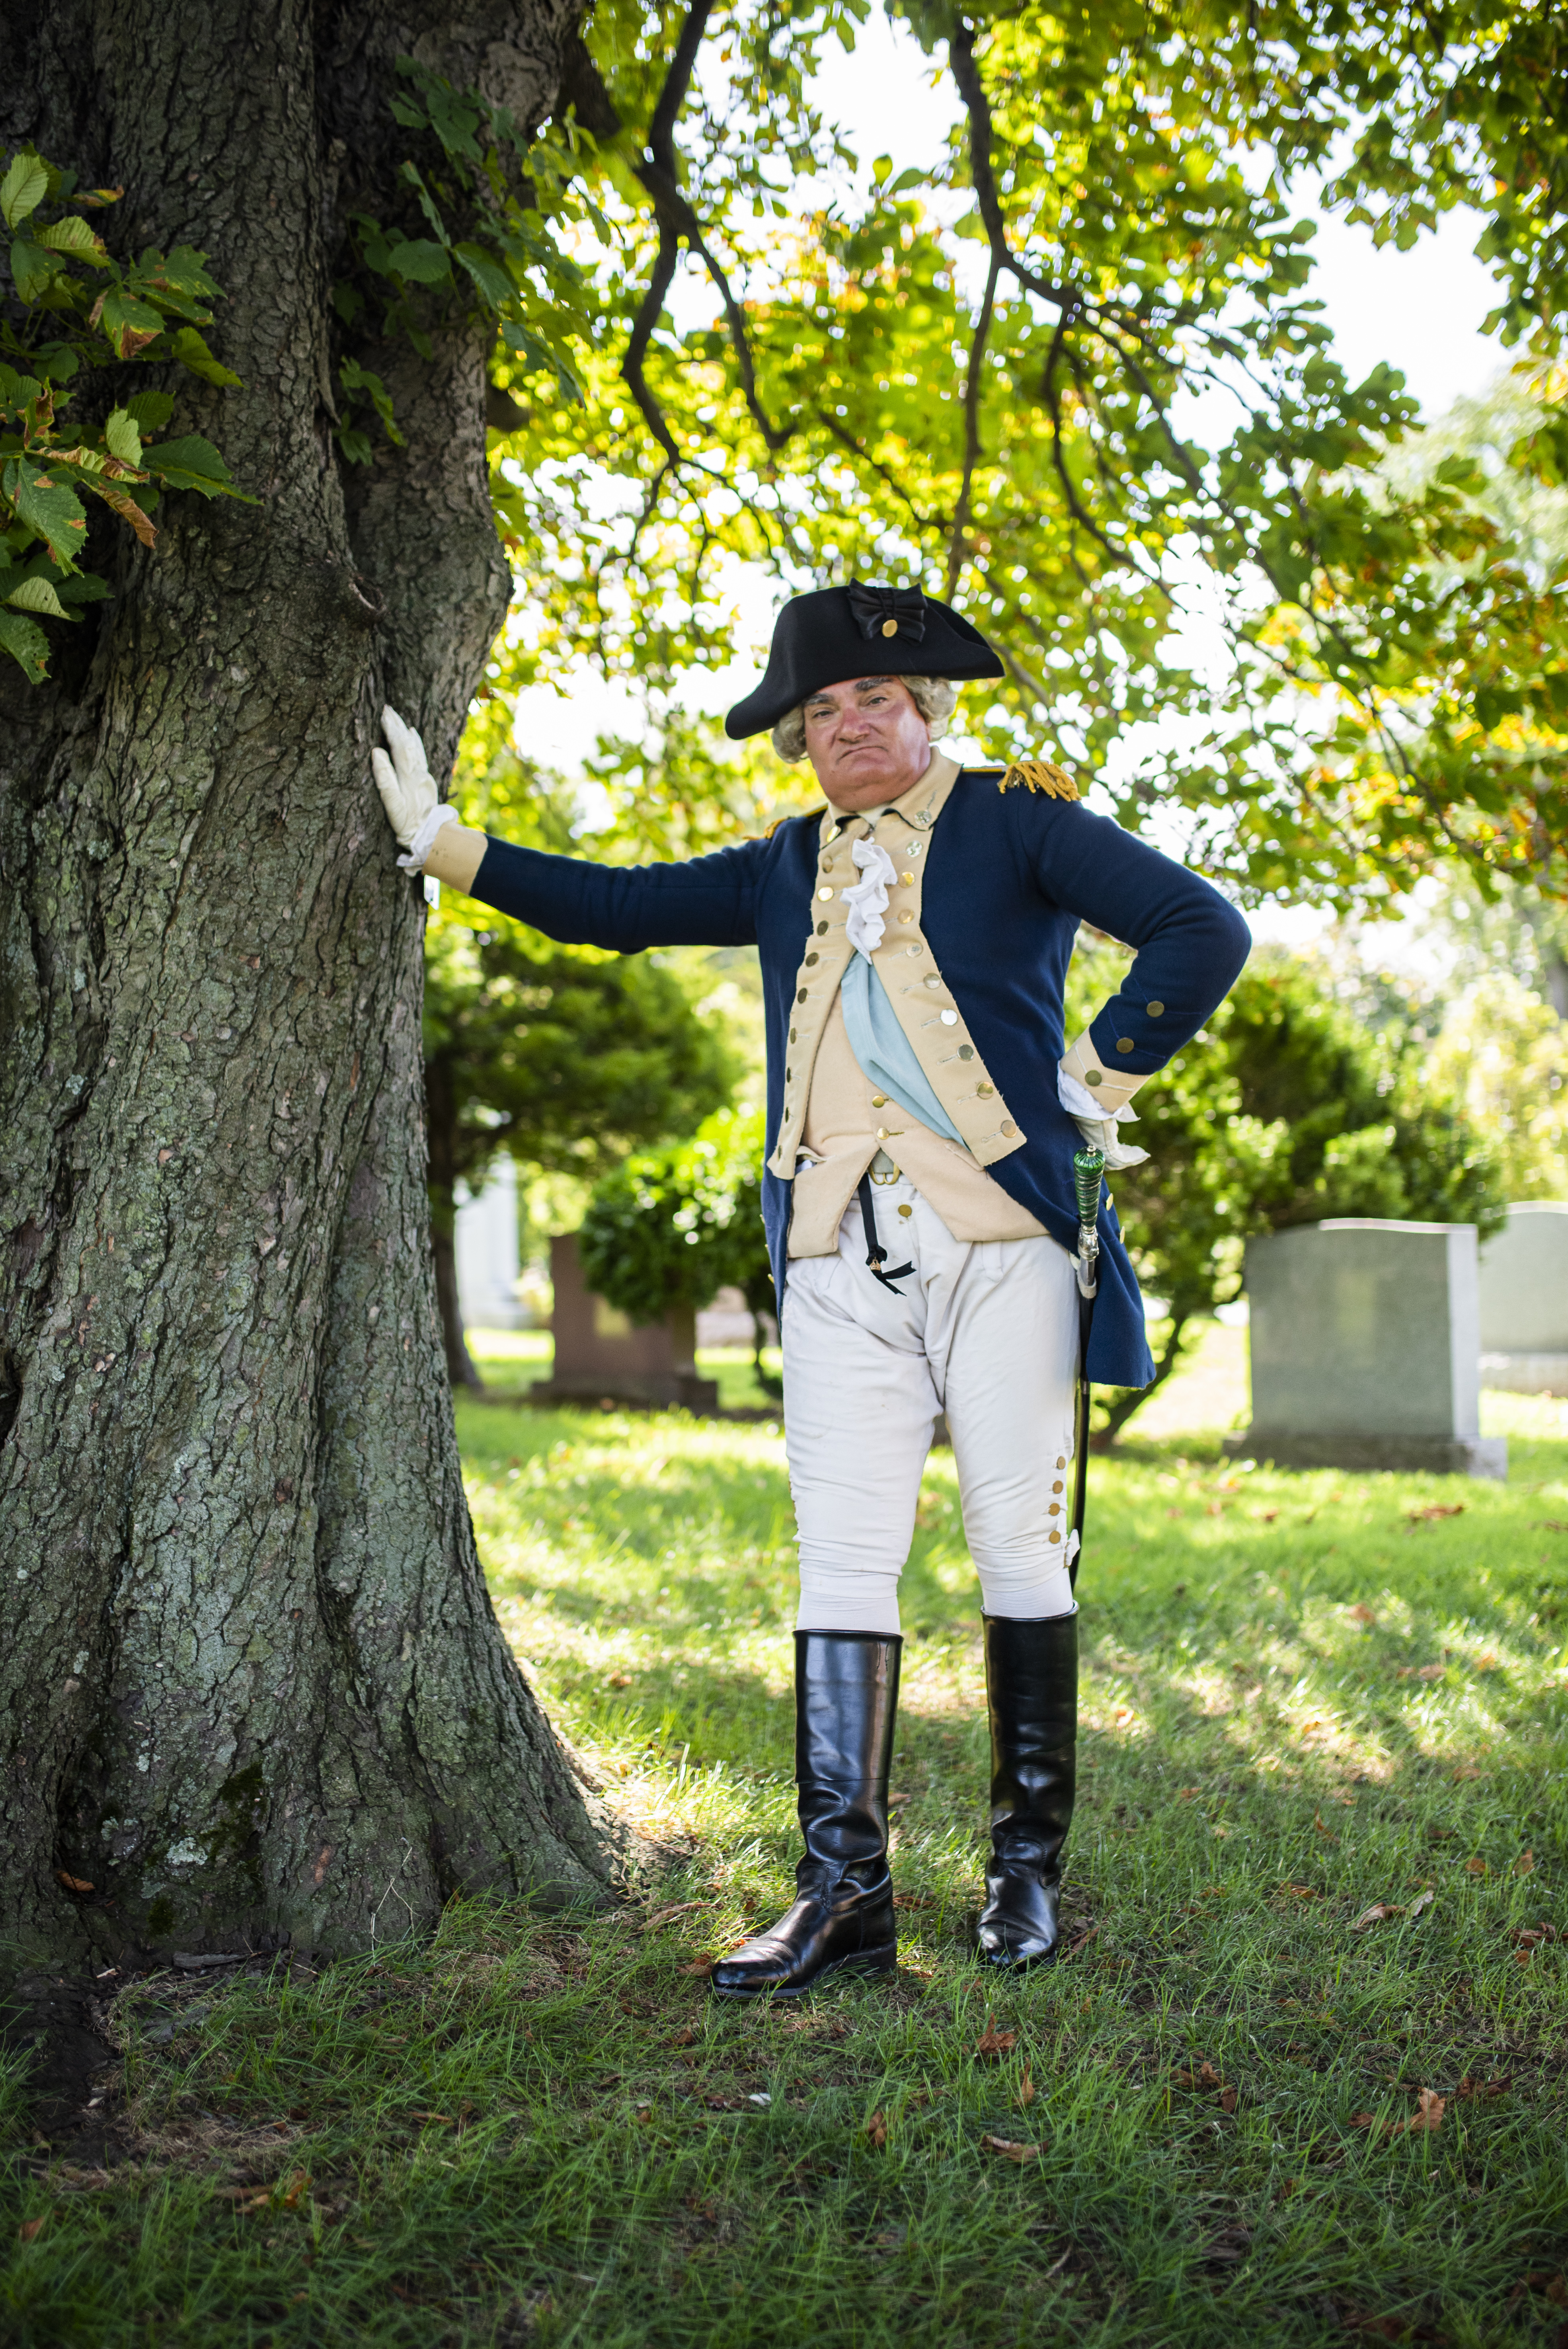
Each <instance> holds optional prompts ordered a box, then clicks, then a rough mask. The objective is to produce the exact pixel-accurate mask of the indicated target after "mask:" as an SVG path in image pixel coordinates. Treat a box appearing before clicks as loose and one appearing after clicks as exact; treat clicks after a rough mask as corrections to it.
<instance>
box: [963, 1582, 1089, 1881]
mask: <svg viewBox="0 0 1568 2349" xmlns="http://www.w3.org/2000/svg"><path fill="white" fill-rule="evenodd" d="M985 1694H986V1701H987V1704H988V1707H989V1712H990V1718H991V1821H992V1827H993V1831H994V1834H995V1837H996V1839H997V1847H998V1848H1000V1847H1001V1842H1002V1840H1003V1839H1004V1838H1005V1839H1006V1840H1008V1841H1010V1842H1020V1841H1024V1840H1026V1841H1028V1842H1030V1843H1038V1844H1039V1845H1040V1846H1041V1847H1042V1848H1048V1849H1049V1850H1050V1851H1051V1852H1053V1853H1054V1852H1056V1851H1057V1850H1059V1849H1060V1847H1061V1844H1062V1843H1063V1841H1064V1840H1065V1838H1066V1836H1067V1831H1068V1826H1069V1825H1070V1823H1071V1820H1072V1815H1073V1803H1074V1799H1075V1795H1076V1793H1077V1785H1078V1617H1077V1615H1076V1614H1072V1615H1057V1616H1051V1617H1048V1618H1047V1619H1046V1620H1044V1621H1040V1622H1014V1621H1011V1620H1010V1619H1007V1618H1006V1617H1005V1616H995V1615H988V1616H986V1618H985Z"/></svg>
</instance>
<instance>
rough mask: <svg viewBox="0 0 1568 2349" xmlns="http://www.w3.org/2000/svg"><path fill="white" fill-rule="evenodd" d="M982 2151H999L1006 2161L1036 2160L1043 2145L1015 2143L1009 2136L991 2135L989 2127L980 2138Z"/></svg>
mask: <svg viewBox="0 0 1568 2349" xmlns="http://www.w3.org/2000/svg"><path fill="white" fill-rule="evenodd" d="M980 2150H981V2152H982V2153H999V2154H1001V2155H1002V2157H1003V2158H1004V2159H1005V2160H1007V2161H1038V2159H1039V2158H1040V2155H1041V2152H1042V2150H1043V2147H1040V2146H1037V2145H1016V2144H1015V2143H1014V2142H1013V2140H1012V2138H1011V2137H993V2136H992V2135H991V2132H990V2130H989V2129H987V2130H986V2132H985V2136H984V2137H982V2138H981V2140H980Z"/></svg>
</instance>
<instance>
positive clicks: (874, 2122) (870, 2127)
mask: <svg viewBox="0 0 1568 2349" xmlns="http://www.w3.org/2000/svg"><path fill="white" fill-rule="evenodd" d="M866 2143H867V2144H868V2145H869V2146H870V2147H871V2148H872V2152H873V2153H881V2152H882V2148H883V2147H884V2146H885V2145H886V2144H887V2121H886V2118H885V2117H884V2116H883V2115H882V2114H881V2113H880V2112H879V2113H873V2114H872V2116H871V2118H870V2120H869V2121H868V2122H867V2123H866Z"/></svg>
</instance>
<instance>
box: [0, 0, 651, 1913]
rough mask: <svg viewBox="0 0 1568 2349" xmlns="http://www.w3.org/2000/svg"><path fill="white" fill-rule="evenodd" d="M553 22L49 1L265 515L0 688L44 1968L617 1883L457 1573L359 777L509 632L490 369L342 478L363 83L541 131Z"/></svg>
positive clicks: (10, 1549) (407, 922) (21, 104)
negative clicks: (168, 251)
mask: <svg viewBox="0 0 1568 2349" xmlns="http://www.w3.org/2000/svg"><path fill="white" fill-rule="evenodd" d="M576 13H577V10H576V0H526V5H521V6H518V5H513V6H510V7H504V8H503V7H500V6H499V5H493V0H472V5H466V6H465V8H464V10H463V12H462V14H461V16H460V18H459V17H457V16H453V18H452V19H450V20H449V19H448V17H447V16H446V15H445V14H444V13H443V12H442V11H441V10H440V9H438V7H435V6H433V5H424V6H418V5H416V6H414V7H411V8H408V9H406V10H404V11H403V12H402V13H401V14H399V15H398V16H396V17H394V16H393V15H392V14H391V13H390V12H389V11H384V10H382V9H379V8H373V7H360V8H353V7H341V8H333V7H330V6H328V7H325V8H319V9H317V10H315V11H312V10H311V9H308V8H306V7H304V5H302V0H284V5H279V6H277V7H275V8H273V9H270V10H262V11H257V10H254V9H252V8H248V7H247V8H241V7H239V6H237V5H234V0H211V5H204V6H203V7H201V8H200V9H198V8H194V7H176V8H173V9H170V8H168V7H167V6H154V5H150V0H124V4H123V5H121V4H120V0H101V5H88V0H75V5H73V0H65V5H59V6H57V7H56V8H55V9H53V10H52V11H51V12H49V13H48V14H47V15H42V14H41V15H40V16H37V17H36V18H32V19H29V20H28V21H27V22H26V25H25V26H19V27H18V28H17V32H18V37H17V38H16V40H15V43H14V45H13V52H12V55H11V57H10V58H9V59H8V67H7V73H6V76H5V88H4V91H3V93H0V133H3V134H4V135H5V138H6V140H8V142H10V143H13V144H14V143H15V142H16V141H17V140H24V139H26V140H32V141H34V142H35V143H36V145H37V146H38V147H39V148H40V150H43V151H44V152H46V153H49V154H52V155H55V156H57V157H62V158H67V159H68V160H70V161H71V162H72V163H73V164H74V165H75V166H76V167H77V169H78V170H79V171H81V172H82V173H83V175H84V177H86V178H87V179H88V180H89V181H93V182H95V183H98V184H104V185H111V186H112V185H123V187H124V188H125V190H126V196H125V199H124V202H123V203H122V204H121V205H120V206H119V208H118V217H117V220H116V222H115V226H114V228H113V229H112V230H111V233H119V234H121V235H122V236H124V237H126V238H127V239H129V241H130V242H132V243H135V244H138V245H139V244H142V243H160V244H165V245H168V244H172V243H175V242H179V241H183V242H186V243H191V244H195V245H197V246H200V247H201V248H203V249H205V250H206V251H207V252H208V254H210V256H211V261H210V266H211V270H212V273H213V274H214V275H215V276H216V277H217V279H218V281H219V282H220V284H221V285H223V286H224V287H225V289H226V291H227V295H228V298H227V299H226V301H225V302H224V304H223V305H222V309H221V312H220V324H219V326H217V327H216V328H215V329H214V330H213V333H214V336H215V337H216V338H217V340H218V341H219V342H220V343H221V346H222V355H223V357H224V358H225V360H226V362H227V363H228V364H229V365H230V366H232V367H233V368H234V369H235V370H236V372H237V373H238V374H239V375H240V376H241V377H242V385H243V388H242V389H240V390H237V391H235V390H230V391H227V392H219V391H215V390H209V389H208V388H205V387H202V386H196V387H194V388H192V386H191V380H190V378H184V379H182V380H181V383H180V384H179V386H178V387H176V386H174V385H172V384H171V385H170V388H178V389H179V391H180V396H181V404H182V412H183V414H184V415H185V416H186V417H187V418H188V419H189V422H188V425H187V428H186V429H195V430H203V431H207V432H208V433H209V434H210V436H211V438H213V439H214V440H217V441H218V442H219V444H220V445H221V446H222V449H223V450H224V453H225V455H226V457H227V458H228V460H229V462H230V464H231V466H232V470H233V472H234V474H235V476H236V479H238V480H239V481H241V483H242V486H243V487H244V488H246V489H248V490H249V491H250V492H252V493H253V494H254V495H255V496H257V497H258V498H259V499H260V500H261V504H260V505H259V507H257V508H254V509H248V508H229V509H225V510H220V509H218V508H215V507H206V506H202V505H200V504H198V503H197V502H196V501H194V500H191V499H170V500H167V501H166V502H164V504H163V505H162V507H161V508H160V512H159V515H158V521H159V524H160V538H159V543H158V546H157V548H156V549H155V550H153V551H151V552H150V553H149V552H146V551H144V550H142V549H140V548H139V547H134V546H130V545H129V544H127V543H119V544H118V545H111V543H110V542H109V540H108V537H107V536H106V539H105V541H104V554H103V556H102V557H101V558H100V567H108V568H111V572H112V566H113V565H114V564H118V566H119V567H118V572H113V573H112V575H114V576H115V578H116V585H117V591H118V592H117V595H116V597H115V600H114V602H113V603H112V604H111V605H104V606H100V607H98V609H97V611H96V612H95V613H94V615H93V616H92V617H91V618H89V620H88V622H87V623H85V624H84V625H83V626H81V627H79V628H77V629H75V630H72V631H70V632H68V633H67V636H66V641H65V642H64V644H63V645H62V646H61V647H60V648H59V652H58V655H57V661H56V667H57V675H56V677H55V678H54V679H53V680H52V681H51V682H50V683H48V684H47V685H46V686H44V687H41V688H28V687H27V686H26V683H25V682H24V681H23V680H22V679H21V676H20V672H19V671H15V670H13V671H12V674H11V675H10V676H9V677H6V678H4V680H3V681H0V896H3V904H0V1198H3V1202H4V1212H5V1224H4V1234H3V1237H0V1329H3V1330H4V1332H5V1339H4V1345H3V1348H0V1609H3V1615H0V1629H3V1634H4V1638H3V1645H0V1719H3V1722H4V1731H5V1770H4V1777H3V1784H0V1941H3V1942H4V1944H5V1948H6V1949H8V1950H10V1951H14V1952H16V1953H26V1956H27V1957H28V1958H29V1959H32V1960H36V1959H37V1958H38V1957H40V1956H42V1957H46V1958H50V1959H61V1960H68V1959H71V1958H73V1957H77V1958H79V1957H80V1956H81V1955H82V1954H84V1953H85V1951H87V1950H88V1948H89V1947H90V1948H94V1949H97V1950H98V1951H107V1952H108V1953H110V1954H111V1955H115V1956H118V1955H119V1953H120V1952H121V1951H123V1950H125V1949H127V1948H136V1949H139V1950H152V1951H170V1950H172V1949H174V1948H180V1949H193V1950H202V1949H207V1950H211V1949H218V1948H225V1947H235V1946H241V1945H244V1944H249V1945H251V1946H262V1945H264V1944H265V1943H266V1942H267V1941H269V1940H270V1941H271V1942H273V1944H275V1943H277V1942H278V1941H279V1940H282V1939H283V1938H284V1937H287V1936H292V1937H293V1938H294V1940H295V1941H296V1942H304V1943H306V1944H309V1945H310V1946H311V1947H313V1948H315V1949H318V1950H320V1949H326V1950H340V1949H347V1948H352V1947H361V1946H364V1945H365V1944H366V1943H367V1942H368V1941H369V1940H371V1939H372V1938H377V1937H385V1936H387V1935H388V1934H390V1933H393V1932H397V1931H406V1930H408V1929H409V1927H410V1925H413V1926H416V1927H418V1926H419V1925H422V1924H424V1923H426V1922H428V1920H430V1919H431V1918H432V1917H433V1916H434V1914H435V1913H436V1911H437V1910H438V1907H439V1905H440V1903H441V1902H442V1900H443V1899H446V1898H447V1897H449V1895H450V1894H451V1893H452V1892H453V1891H455V1890H457V1889H459V1888H480V1887H493V1888H499V1889H504V1890H506V1891H508V1892H516V1893H533V1894H535V1895H538V1896H541V1897H544V1898H548V1899H585V1898H594V1897H599V1896H601V1895H602V1894H603V1889H604V1888H605V1887H606V1885H607V1883H608V1882H609V1881H610V1880H611V1877H612V1873H613V1870H614V1866H615V1864H616V1857H617V1851H618V1841H617V1836H616V1832H615V1830H614V1826H613V1824H612V1823H611V1822H610V1821H609V1819H608V1818H607V1816H605V1815H604V1814H603V1811H602V1809H601V1808H600V1806H598V1804H597V1803H596V1801H595V1799H594V1798H593V1795H592V1794H591V1793H590V1792H589V1790H588V1789H587V1788H586V1787H585V1785H583V1781H582V1779H581V1777H580V1776H579V1775H578V1774H577V1773H576V1772H575V1771H574V1769H573V1764H572V1762H571V1760H570V1757H569V1756H568V1755H567V1754H566V1753H565V1751H564V1749H563V1748H562V1745H561V1744H560V1743H559V1741H558V1740H557V1739H556V1738H555V1736H554V1735H553V1733H552V1731H551V1729H550V1727H549V1724H548V1723H547V1722H546V1721H545V1719H544V1717H543V1715H542V1712H541V1710H540V1708H539V1706H538V1703H537V1702H536V1701H535V1699H534V1697H533V1695H532V1693H531V1691H530V1689H529V1687H528V1685H527V1683H526V1682H525V1681H524V1679H523V1677H522V1675H521V1672H520V1671H519V1670H518V1667H517V1665H516V1663H515V1661H513V1659H512V1657H511V1654H510V1652H509V1651H508V1649H507V1647H506V1645H505V1642H504V1640H502V1638H501V1635H500V1630H499V1627H498V1626H497V1624H496V1621H495V1618H494V1616H493V1613H492V1611H491V1609H490V1603H489V1599H488V1596H487V1594H486V1591H485V1588H484V1584H483V1579H482V1577H481V1575H480V1568H479V1564H478V1559H477V1556H476V1553H475V1548H474V1542H473V1536H472V1531H471V1527H470V1526H469V1516H468V1511H467V1507H466V1506H465V1503H464V1498H463V1493H462V1486H461V1481H460V1476H459V1463H458V1457H457V1451H456V1445H455V1440H454V1434H453V1428H452V1419H451V1403H450V1396H449V1387H448V1382H447V1379H446V1375H445V1368H444V1362H443V1355H442V1344H441V1332H440V1326H439V1320H438V1313H437V1309H436V1299H435V1292H434V1285H433V1279H432V1271H431V1262H430V1249H429V1238H428V1204H427V1195H426V1188H425V1183H426V1165H425V1144H424V1134H423V1121H422V1110H421V1065H420V1037H419V999H420V946H421V936H422V923H423V911H422V900H421V897H420V895H419V892H418V885H416V884H413V883H410V882H409V881H408V880H407V878H406V877H405V876H403V875H402V874H398V873H397V871H396V869H395V866H394V864H393V858H392V853H391V849H390V844H389V840H388V835H387V831H386V827H385V824H384V821H383V818H382V816H381V812H380V809H379V805H378V803H377V799H376V796H375V793H374V790H373V787H372V784H371V781H370V776H369V762H368V752H369V748H370V743H371V740H372V736H373V732H374V730H375V724H376V719H377V712H378V711H379V709H380V707H381V704H382V702H383V700H391V701H392V702H394V703H395V704H396V705H397V707H398V708H399V709H402V710H403V711H404V712H405V714H406V715H407V716H408V717H409V718H411V719H413V720H414V721H415V722H416V723H418V725H419V726H420V727H421V729H422V730H423V731H424V734H425V738H426V740H427V743H428V746H429V750H430V754H431V759H432V763H433V765H434V766H435V767H436V768H437V770H438V771H440V770H441V769H442V767H443V766H444V764H445V763H446V762H448V761H449V760H450V757H451V755H452V751H453V750H454V748H455V745H456V742H457V739H458V736H459V732H460V730H461V727H462V723H463V719H464V717H465V714H466V711H467V709H468V707H469V700H470V698H471V696H472V694H473V691H474V689H475V687H476V686H477V684H478V682H479V680H480V674H481V670H482V666H483V662H484V658H485V656H486V653H487V651H488V649H489V647H490V643H491V641H492V639H493V636H494V634H495V631H496V629H497V627H498V626H499V625H500V619H501V617H502V616H503V614H504V611H505V608H506V601H507V595H508V589H509V582H508V578H507V574H506V571H505V567H504V564H502V562H501V559H500V552H499V549H498V546H497V542H496V535H495V530H494V525H493V523H492V520H491V516H490V506H489V501H488V495H487V492H486V486H485V474H484V463H483V458H484V421H483V418H484V393H485V357H486V352H485V344H484V339H483V336H482V335H481V333H480V329H479V328H478V327H477V326H474V325H472V324H465V323H463V322H461V321H455V322H453V323H452V324H451V325H450V326H449V327H448V328H447V329H446V330H445V331H444V332H443V333H442V334H441V335H440V336H438V340H437V343H436V347H435V356H434V357H433V359H431V360H429V361H426V360H422V359H420V358H418V357H417V355H416V354H415V353H414V352H413V351H412V350H411V349H408V348H406V347H398V348H397V349H395V350H386V351H382V352H381V353H380V354H378V355H377V356H378V358H379V371H380V372H382V373H383V374H384V375H385V377H386V378H387V381H388V384H389V386H390V387H391V388H392V389H393V392H394V397H395V398H396V400H397V411H398V423H399V428H400V429H401V430H402V432H403V434H404V446H403V447H401V448H394V447H392V446H391V445H390V444H388V445H387V447H385V448H383V449H382V450H379V451H378V452H377V457H376V460H375V462H374V463H373V465H371V466H370V467H369V468H353V467H346V466H344V465H343V464H342V463H341V462H340V460H339V458H338V455H337V452H336V450H335V445H334V442H333V440H332V436H331V423H332V417H331V413H330V410H331V406H332V391H331V385H332V379H333V378H332V371H331V370H332V357H333V351H332V335H333V331H334V329H333V324H332V310H331V304H330V291H331V284H332V278H333V271H334V264H335V250H336V245H337V240H338V234H339V227H340V223H341V222H342V220H343V219H344V217H345V215H346V212H347V211H348V210H350V209H352V208H353V207H354V206H355V205H356V204H361V203H366V202H368V201H371V200H374V199H376V198H377V196H378V194H384V192H385V190H386V187H387V182H388V180H389V175H390V173H391V171H392V170H393V168H394V166H395V161H396V150H395V147H394V146H393V144H392V141H393V140H394V139H395V138H396V135H397V134H396V131H395V126H394V125H393V123H392V119H391V116H390V113H389V111H388V109H387V102H386V101H387V95H388V92H389V89H390V88H391V84H392V75H393V70H394V61H395V58H396V57H397V55H398V54H399V53H401V52H403V51H409V52H412V53H413V54H414V55H416V56H418V57H421V58H422V59H423V60H424V61H425V62H427V63H428V64H430V65H432V66H433V67H436V68H437V69H438V70H439V71H441V72H443V73H445V74H447V75H448V76H449V78H451V79H452V80H453V81H455V82H457V83H459V85H464V84H468V83H477V84H479V85H480V86H481V87H484V86H486V78H487V76H488V77H489V78H490V82H492V83H493V84H494V85H495V87H494V90H493V95H495V96H497V97H498V98H503V99H504V100H505V101H506V102H507V103H509V104H511V106H512V107H513V109H514V110H515V111H517V112H518V113H519V114H520V117H521V119H526V120H531V121H534V122H537V121H538V120H539V119H542V116H543V115H544V113H545V112H546V111H547V110H548V109H549V106H550V104H551V102H552V98H553V94H554V88H555V78H556V71H557V62H556V61H557V58H558V57H559V52H560V47H561V44H562V40H563V38H564V37H565V36H566V35H567V34H568V33H569V31H570V29H571V27H572V26H573V22H574V20H575V16H576ZM13 22H14V23H15V20H13ZM377 356H367V357H366V364H371V365H375V364H377ZM109 388H112V379H110V387H109ZM62 1872H63V1873H64V1874H65V1875H67V1876H70V1877H73V1878H77V1880H78V1881H84V1882H88V1883H90V1884H91V1885H92V1886H93V1888H94V1889H93V1891H92V1893H91V1894H90V1895H84V1894H77V1893H71V1892H68V1891H67V1890H66V1889H64V1888H63V1887H62V1885H61V1883H60V1880H59V1878H60V1875H61V1874H62Z"/></svg>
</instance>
